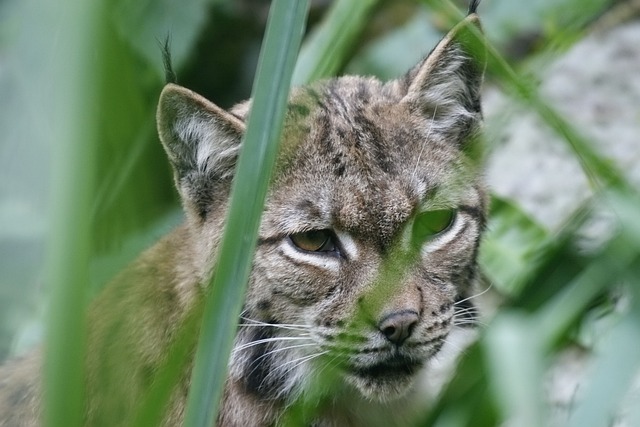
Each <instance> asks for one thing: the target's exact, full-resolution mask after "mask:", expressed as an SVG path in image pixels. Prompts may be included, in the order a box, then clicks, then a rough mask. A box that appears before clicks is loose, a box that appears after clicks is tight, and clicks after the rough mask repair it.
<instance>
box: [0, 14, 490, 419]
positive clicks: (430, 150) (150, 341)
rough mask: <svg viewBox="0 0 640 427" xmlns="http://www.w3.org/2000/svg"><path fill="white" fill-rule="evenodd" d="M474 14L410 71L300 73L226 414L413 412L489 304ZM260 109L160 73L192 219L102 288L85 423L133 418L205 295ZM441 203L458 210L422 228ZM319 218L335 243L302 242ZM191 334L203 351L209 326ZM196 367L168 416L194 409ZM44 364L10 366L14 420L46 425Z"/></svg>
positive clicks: (166, 136) (178, 176)
mask: <svg viewBox="0 0 640 427" xmlns="http://www.w3.org/2000/svg"><path fill="white" fill-rule="evenodd" d="M476 6H477V2H474V3H473V5H472V9H471V11H472V12H474V11H475V7H476ZM477 27H478V18H477V16H476V15H475V14H471V15H469V17H467V18H466V19H465V20H464V21H463V22H462V23H461V24H459V25H458V26H457V27H456V28H454V29H453V30H452V31H451V33H450V34H449V35H447V36H446V37H445V38H444V39H443V40H442V41H441V42H440V43H439V44H438V46H436V48H435V49H434V50H433V51H432V52H431V54H430V55H429V56H427V58H425V59H424V60H423V61H422V62H421V63H419V64H418V65H417V66H416V67H414V68H413V69H412V70H410V71H409V72H408V73H407V74H406V75H405V76H403V77H401V78H399V79H397V80H393V81H390V82H386V83H384V82H380V81H378V80H376V79H374V78H366V77H357V76H346V77H341V78H337V79H332V80H326V81H321V82H317V83H314V84H312V85H309V86H305V87H301V88H296V89H294V90H293V91H292V93H291V96H290V99H289V103H288V109H287V114H286V119H285V124H284V130H283V136H282V143H281V151H280V154H279V157H278V160H277V167H276V172H275V176H274V178H273V182H272V184H271V187H270V190H269V194H268V196H267V201H266V205H265V209H264V212H263V217H262V223H261V226H260V230H259V236H258V245H257V249H256V254H255V258H254V262H253V269H252V274H251V278H250V283H249V288H248V292H247V296H246V300H245V304H244V310H243V312H242V314H241V317H240V319H239V325H238V330H237V335H236V339H235V344H234V350H233V354H232V356H231V360H230V362H229V372H228V376H227V380H226V385H225V390H224V397H223V402H222V408H221V412H220V416H219V419H218V425H221V426H271V425H276V424H278V423H280V422H283V419H284V417H287V416H288V415H287V414H288V412H287V408H289V407H291V406H292V405H295V404H296V403H297V402H303V403H305V404H306V405H308V406H305V407H306V408H307V409H306V410H305V411H304V413H303V415H300V414H298V416H301V417H302V419H303V420H304V422H305V423H307V424H309V425H317V426H329V425H334V426H349V425H361V426H364V425H366V426H372V425H385V426H387V425H407V424H406V423H407V422H408V421H409V419H410V417H411V415H412V414H413V412H412V411H411V410H410V409H409V406H408V402H409V401H419V400H420V399H421V398H422V396H420V395H419V394H418V393H417V388H418V387H417V384H416V383H417V379H418V378H419V377H420V376H421V375H422V373H424V372H425V366H427V365H428V364H429V362H430V360H431V359H432V358H433V357H434V356H435V355H437V354H439V353H440V352H441V349H442V348H443V346H445V344H446V342H447V340H449V339H450V336H451V334H452V331H453V330H454V329H455V328H456V327H457V325H461V324H466V323H469V322H472V320H470V319H472V318H473V317H474V314H475V311H474V309H473V307H472V306H471V304H470V302H471V301H470V299H469V297H470V296H471V295H472V294H473V293H474V292H475V291H476V289H477V285H478V280H479V277H478V276H479V274H478V267H477V260H476V257H477V250H478V245H479V240H480V236H481V232H482V229H483V226H484V223H485V212H486V194H485V190H484V187H483V184H482V179H481V173H480V170H479V165H478V164H477V161H476V159H473V158H470V156H469V152H470V151H471V150H469V148H470V147H471V145H472V144H475V141H476V135H477V132H478V129H479V126H480V122H481V108H480V95H479V93H480V82H481V79H482V67H481V66H480V65H479V64H478V62H477V55H476V54H472V53H470V52H469V51H468V46H467V44H466V42H465V40H466V39H467V38H468V34H469V31H471V29H472V28H477ZM250 109H251V103H250V101H248V102H245V103H243V104H240V105H239V106H237V107H235V108H234V109H232V110H231V111H224V110H222V109H220V108H218V107H217V106H215V105H213V104H212V103H210V102H209V101H208V100H206V99H204V98H202V97H201V96H199V95H197V94H195V93H193V92H191V91H189V90H188V89H185V88H183V87H180V86H177V85H175V84H173V83H172V84H168V85H167V86H166V87H165V89H164V90H163V92H162V95H161V98H160V103H159V107H158V129H159V134H160V138H161V140H162V143H163V145H164V147H165V149H166V151H167V154H168V157H169V160H170V162H171V164H172V166H173V170H174V176H175V182H176V186H177V188H178V191H179V193H180V195H181V199H182V202H183V205H184V208H185V212H186V221H185V224H184V225H182V226H181V227H179V228H178V229H176V230H175V231H174V232H173V233H171V234H170V235H168V236H167V237H165V238H164V239H163V240H161V241H160V242H159V243H158V244H156V246H154V247H153V248H151V249H150V250H148V251H147V252H145V253H144V254H143V255H142V256H141V258H140V259H139V260H138V261H136V262H135V263H134V264H133V265H132V266H131V267H130V268H129V269H127V270H126V271H124V272H123V273H122V274H121V275H120V276H118V277H117V278H116V279H115V280H114V281H113V283H111V284H110V285H108V286H107V288H106V289H105V291H104V292H103V293H102V294H101V295H100V296H99V297H98V298H97V299H96V300H95V301H94V302H93V303H92V304H91V307H90V310H89V314H88V322H89V323H88V324H89V331H90V332H89V354H88V356H87V370H86V373H87V401H86V407H87V412H86V416H85V420H86V425H88V426H102V425H109V426H114V425H122V426H124V425H129V424H130V422H131V417H132V416H133V415H134V414H135V408H136V404H138V403H139V402H140V401H141V399H142V398H143V396H144V395H145V392H146V391H147V390H148V389H149V387H150V386H151V385H152V384H153V382H154V379H155V376H156V373H157V371H158V368H159V366H161V365H162V363H163V362H164V360H165V359H166V357H167V351H168V349H169V348H170V344H171V342H172V340H173V339H174V337H175V335H176V331H177V330H178V328H179V327H181V325H184V324H189V320H188V319H189V316H190V315H191V314H192V313H193V312H194V310H196V311H197V307H198V306H199V302H200V301H201V300H202V298H203V293H204V292H205V290H204V289H203V286H202V284H204V283H208V279H209V278H210V277H211V274H212V272H213V270H214V269H215V258H216V250H217V247H218V243H219V240H220V235H221V231H222V228H223V221H224V216H225V213H226V208H227V202H228V197H229V192H230V186H231V181H232V178H233V174H234V169H235V165H236V159H237V156H238V153H239V152H240V144H241V139H242V135H243V134H244V130H245V122H246V119H247V117H248V114H249V111H250ZM434 211H444V212H450V213H451V214H450V215H451V219H450V220H449V223H448V224H444V225H443V226H442V227H441V228H440V229H438V230H437V232H435V233H434V234H433V235H431V236H430V237H429V238H427V239H423V240H416V237H415V236H416V234H415V232H414V230H415V227H416V226H417V225H416V224H417V223H418V221H420V218H421V217H422V215H424V214H425V213H430V212H434ZM314 230H315V231H321V232H322V233H324V234H323V235H326V236H330V241H329V240H326V241H327V242H329V243H331V244H330V245H329V246H327V247H328V249H327V250H324V251H311V250H303V249H301V247H300V246H297V244H296V243H295V242H296V238H297V237H296V236H300V235H304V233H307V232H310V231H314ZM328 239H329V238H328ZM196 335H197V334H196V333H195V331H194V334H193V336H196ZM185 345H186V346H187V347H186V348H187V349H188V351H189V352H193V346H195V340H191V341H190V342H187V343H185ZM34 366H38V365H37V364H35V365H34ZM8 369H9V368H8V367H5V368H2V369H1V370H0V373H2V374H3V375H5V373H6V372H8V371H7V370H8ZM190 369H191V364H189V365H188V366H187V367H186V368H185V370H184V372H182V373H181V377H180V381H179V383H178V386H176V388H175V389H174V390H173V392H172V396H171V400H170V405H169V407H168V409H167V412H166V414H165V416H164V419H163V420H164V421H163V424H162V425H163V426H176V425H180V424H181V423H182V419H183V411H184V402H185V400H186V395H187V393H188V389H189V375H190ZM31 371H32V372H27V371H21V372H22V373H19V374H17V375H16V376H14V377H11V378H9V380H7V379H5V378H6V377H4V376H0V409H1V411H0V412H1V414H0V425H3V426H7V425H12V426H13V425H16V426H33V425H36V421H35V420H36V418H37V413H38V406H37V400H38V399H37V395H38V392H37V388H38V387H37V381H36V380H34V378H37V376H36V375H35V374H34V372H36V371H37V369H31ZM15 372H17V371H15ZM34 402H35V403H34ZM309 408H310V409H309ZM398 408H399V409H398ZM7 414H11V415H7Z"/></svg>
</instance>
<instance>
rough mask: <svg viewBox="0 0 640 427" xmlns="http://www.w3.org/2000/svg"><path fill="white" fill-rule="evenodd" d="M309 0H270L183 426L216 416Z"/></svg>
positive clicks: (206, 423)
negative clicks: (247, 117)
mask: <svg viewBox="0 0 640 427" xmlns="http://www.w3.org/2000/svg"><path fill="white" fill-rule="evenodd" d="M308 6H309V2H308V1H305V0H300V1H298V2H296V3H293V4H292V3H290V2H288V0H275V1H274V2H273V4H272V5H271V11H270V14H269V22H268V25H267V33H266V35H265V38H264V42H263V48H262V52H261V54H260V62H259V65H258V72H257V75H256V80H255V84H254V93H253V96H252V98H253V104H252V110H251V117H250V119H249V122H248V124H247V131H246V134H245V136H244V138H243V144H242V151H241V154H240V158H239V160H238V167H237V170H236V175H235V178H234V183H233V188H232V191H231V201H230V205H229V212H228V214H227V223H226V226H225V231H224V234H223V237H222V243H221V245H220V255H219V258H218V260H217V264H216V270H215V272H214V275H213V278H212V280H211V283H210V284H209V287H210V293H209V295H208V296H207V301H206V303H205V308H204V315H203V320H202V330H201V331H200V339H199V344H198V349H197V352H196V356H195V365H194V368H193V373H192V376H191V378H192V381H191V390H190V392H189V399H188V401H187V408H186V415H185V417H186V418H185V425H186V426H188V427H195V426H199V427H209V426H210V425H211V424H212V423H213V422H214V420H215V419H216V416H217V410H218V404H219V402H220V398H221V396H222V388H223V386H224V380H225V376H224V375H221V373H222V372H226V370H227V361H228V358H229V354H230V353H231V347H232V344H233V339H234V334H235V331H236V328H237V319H238V316H239V315H240V310H241V307H242V304H243V300H244V293H245V289H246V284H247V280H248V279H249V273H250V269H251V264H252V259H253V252H254V249H255V245H256V234H257V232H258V226H259V223H260V217H261V214H262V209H263V204H264V199H265V197H266V193H267V186H268V183H269V180H270V176H271V171H272V169H273V166H274V164H275V159H276V154H277V152H278V143H279V139H280V133H281V130H282V123H283V120H284V114H285V107H286V102H287V98H288V96H289V86H290V84H291V75H292V72H293V67H294V64H295V59H296V57H297V54H298V49H299V48H300V43H301V40H302V33H303V29H304V26H305V23H306V13H307V10H308Z"/></svg>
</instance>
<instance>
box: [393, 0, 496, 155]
mask: <svg viewBox="0 0 640 427" xmlns="http://www.w3.org/2000/svg"><path fill="white" fill-rule="evenodd" d="M475 3H476V2H474V4H475ZM479 29H480V20H479V18H478V15H476V14H475V13H473V9H472V13H471V14H470V15H469V16H467V17H466V18H465V19H464V20H463V21H462V22H460V23H459V24H458V25H456V26H455V27H454V28H453V29H452V30H451V31H450V32H449V34H447V35H446V36H445V37H444V38H443V39H442V40H441V41H440V43H438V45H437V46H436V47H435V48H434V49H433V50H432V51H431V53H430V54H429V55H428V56H427V57H426V58H425V59H424V60H423V61H422V62H420V63H419V64H418V65H416V66H415V67H414V68H413V69H412V70H411V71H409V73H407V75H406V76H405V77H404V83H405V85H406V86H405V87H407V93H406V96H405V101H407V102H409V103H410V104H411V105H412V106H415V107H417V108H419V109H421V111H422V113H423V114H424V115H425V117H427V118H428V119H431V120H432V122H431V124H430V126H431V130H430V132H431V133H432V134H434V135H435V134H436V133H437V134H439V135H441V136H442V137H443V138H445V139H447V140H451V141H453V142H455V143H457V144H462V143H464V140H465V139H466V137H468V136H469V135H470V134H471V133H472V132H473V131H474V130H475V129H476V127H477V126H478V125H479V123H480V121H481V119H482V112H481V107H480V89H481V84H482V78H483V73H484V67H485V49H484V45H483V43H482V42H481V41H480V40H478V37H477V36H476V35H475V34H474V33H473V32H474V31H476V32H477V30H479Z"/></svg>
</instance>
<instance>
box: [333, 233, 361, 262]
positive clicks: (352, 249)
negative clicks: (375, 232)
mask: <svg viewBox="0 0 640 427" xmlns="http://www.w3.org/2000/svg"><path fill="white" fill-rule="evenodd" d="M335 233H336V236H337V237H338V240H339V245H340V248H341V249H342V251H343V252H344V256H345V257H346V258H348V259H350V260H357V259H358V245H357V244H356V242H355V240H353V238H352V237H351V236H350V235H349V233H345V232H344V231H336V232H335Z"/></svg>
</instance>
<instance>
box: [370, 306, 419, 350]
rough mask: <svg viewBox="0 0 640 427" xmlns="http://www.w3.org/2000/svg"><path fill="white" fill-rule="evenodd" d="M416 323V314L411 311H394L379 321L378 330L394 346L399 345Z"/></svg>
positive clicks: (409, 334)
mask: <svg viewBox="0 0 640 427" xmlns="http://www.w3.org/2000/svg"><path fill="white" fill-rule="evenodd" d="M417 323H418V313H416V312H415V311H412V310H402V311H396V312H393V313H391V314H389V315H388V316H386V317H385V318H384V319H382V320H381V321H380V323H379V324H378V329H379V330H380V332H382V333H383V335H384V336H385V337H387V339H388V340H389V341H391V342H392V343H394V344H395V345H401V344H402V343H403V342H404V341H405V340H406V339H407V338H409V336H411V332H413V328H414V326H415V325H416V324H417Z"/></svg>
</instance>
